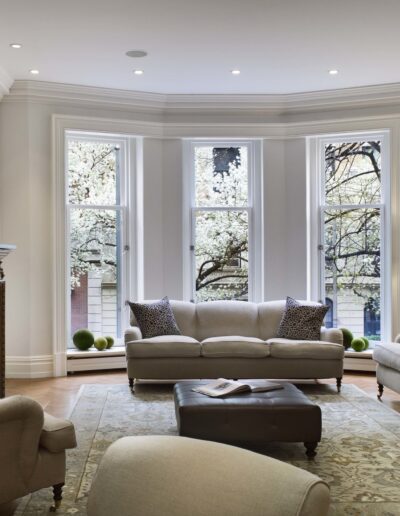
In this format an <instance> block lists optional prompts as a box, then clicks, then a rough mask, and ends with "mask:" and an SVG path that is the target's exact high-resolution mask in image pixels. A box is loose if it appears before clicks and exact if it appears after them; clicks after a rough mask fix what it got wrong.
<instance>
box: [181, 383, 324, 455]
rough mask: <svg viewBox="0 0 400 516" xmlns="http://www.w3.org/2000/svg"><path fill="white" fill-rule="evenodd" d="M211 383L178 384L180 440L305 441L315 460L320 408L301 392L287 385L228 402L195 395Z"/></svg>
mask: <svg viewBox="0 0 400 516" xmlns="http://www.w3.org/2000/svg"><path fill="white" fill-rule="evenodd" d="M206 383H209V382H207V381H204V382H181V383H177V384H175V387H174V399H175V414H176V419H177V422H178V430H179V435H182V436H185V437H194V438H197V439H205V440H208V441H218V442H222V443H227V444H234V445H240V446H246V445H247V446H260V445H263V444H265V443H267V442H271V441H281V442H303V443H304V446H305V447H306V453H307V455H308V456H309V457H314V456H315V454H316V452H315V449H316V447H317V445H318V442H319V441H320V440H321V409H320V408H319V407H318V405H315V404H314V403H312V402H311V401H310V400H309V399H308V398H307V396H305V395H304V394H303V393H302V392H301V391H300V390H299V389H297V387H295V386H294V385H292V384H290V383H283V385H284V388H283V389H279V390H276V391H269V392H258V393H248V394H247V393H246V394H238V395H236V396H235V395H234V396H226V397H224V398H210V397H208V396H204V394H199V393H197V392H193V391H192V388H193V387H194V386H196V385H199V384H206ZM255 383H257V382H256V381H253V380H252V384H255Z"/></svg>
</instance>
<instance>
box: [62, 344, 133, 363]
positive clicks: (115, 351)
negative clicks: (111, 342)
mask: <svg viewBox="0 0 400 516" xmlns="http://www.w3.org/2000/svg"><path fill="white" fill-rule="evenodd" d="M118 356H125V346H113V347H112V348H111V349H105V350H104V351H98V350H97V349H95V348H91V349H88V350H87V351H79V349H72V348H70V349H67V359H68V360H70V359H72V360H73V359H78V358H98V357H118Z"/></svg>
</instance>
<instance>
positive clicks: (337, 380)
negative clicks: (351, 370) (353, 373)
mask: <svg viewBox="0 0 400 516" xmlns="http://www.w3.org/2000/svg"><path fill="white" fill-rule="evenodd" d="M342 378H343V376H341V377H340V378H336V387H337V391H338V392H340V391H341V389H342Z"/></svg>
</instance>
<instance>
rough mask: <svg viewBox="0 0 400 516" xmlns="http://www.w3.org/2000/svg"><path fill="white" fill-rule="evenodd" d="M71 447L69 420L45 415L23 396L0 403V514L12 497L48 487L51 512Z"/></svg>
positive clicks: (73, 442)
mask: <svg viewBox="0 0 400 516" xmlns="http://www.w3.org/2000/svg"><path fill="white" fill-rule="evenodd" d="M75 446H76V438H75V429H74V426H73V424H72V423H71V422H70V421H66V420H63V419H58V418H55V417H53V416H50V415H49V414H46V413H45V412H43V409H42V407H41V406H40V405H39V403H37V402H36V401H34V400H32V399H31V398H27V397H25V396H10V397H9V398H4V399H2V400H0V512H1V510H2V508H4V507H6V505H7V504H9V503H10V502H12V501H13V500H15V499H16V498H20V497H21V496H25V495H27V494H29V493H32V492H34V491H37V490H38V489H42V488H44V487H50V486H52V487H53V493H54V505H53V506H52V507H51V510H52V511H55V510H56V509H57V507H58V506H59V505H60V503H61V499H62V487H63V485H64V481H65V450H66V449H68V448H74V447H75Z"/></svg>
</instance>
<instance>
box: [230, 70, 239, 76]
mask: <svg viewBox="0 0 400 516" xmlns="http://www.w3.org/2000/svg"><path fill="white" fill-rule="evenodd" d="M231 74H232V75H240V70H231Z"/></svg>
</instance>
